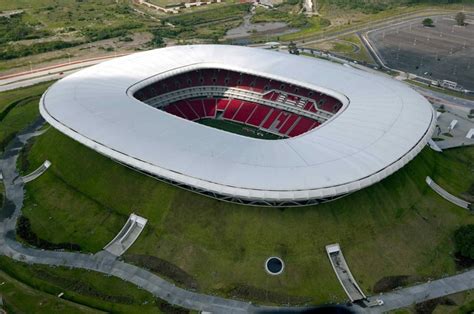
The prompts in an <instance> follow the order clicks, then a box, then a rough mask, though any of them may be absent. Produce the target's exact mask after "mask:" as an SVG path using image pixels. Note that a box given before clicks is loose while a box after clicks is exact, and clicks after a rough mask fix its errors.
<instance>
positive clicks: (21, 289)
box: [0, 256, 186, 313]
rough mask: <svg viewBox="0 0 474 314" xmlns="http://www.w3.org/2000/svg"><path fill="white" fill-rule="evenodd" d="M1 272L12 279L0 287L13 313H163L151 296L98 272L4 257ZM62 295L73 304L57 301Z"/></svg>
mask: <svg viewBox="0 0 474 314" xmlns="http://www.w3.org/2000/svg"><path fill="white" fill-rule="evenodd" d="M0 270H1V271H2V272H4V273H6V274H8V277H12V278H11V279H10V278H8V277H3V278H6V285H5V287H4V286H0V293H2V294H3V296H4V298H5V301H6V303H7V305H11V306H12V308H11V309H12V313H32V312H34V313H92V312H94V313H97V312H98V311H97V310H100V311H105V312H109V313H110V312H113V313H161V310H160V307H161V306H163V305H162V303H161V302H160V301H157V300H156V299H155V298H154V297H153V295H151V294H150V293H149V292H147V291H144V290H142V289H138V288H137V287H136V286H135V285H133V284H130V283H127V282H125V281H123V280H121V279H118V278H115V277H111V276H106V275H104V274H101V273H97V272H92V271H85V270H79V269H67V268H62V267H48V266H42V265H27V264H24V263H20V262H15V261H13V260H11V259H9V258H8V257H4V256H1V257H0ZM2 272H0V280H2V274H3V273H2ZM20 282H21V283H20ZM22 283H23V284H22ZM24 284H26V285H27V286H29V287H25V286H24ZM61 292H63V293H64V295H63V296H62V299H64V300H68V301H72V302H65V301H62V300H60V299H58V298H57V297H55V296H57V295H58V294H59V293H61ZM38 302H41V303H38ZM81 304H82V305H84V306H81ZM85 306H87V307H89V309H88V308H86V307H85ZM93 309H95V310H93ZM185 313H186V312H185Z"/></svg>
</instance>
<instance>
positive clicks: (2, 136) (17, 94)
mask: <svg viewBox="0 0 474 314" xmlns="http://www.w3.org/2000/svg"><path fill="white" fill-rule="evenodd" d="M51 84H52V83H51V82H48V83H42V84H38V85H35V86H33V87H27V88H21V89H15V90H12V91H7V92H3V93H0V152H1V151H3V149H4V147H5V145H7V144H8V142H9V141H10V140H11V139H13V137H14V136H15V134H16V133H17V132H19V131H21V130H22V129H23V128H25V127H26V126H27V125H28V124H29V123H30V122H31V121H33V120H34V119H35V118H36V117H37V116H38V115H39V109H38V104H39V99H40V97H41V94H42V92H44V90H45V89H46V88H47V87H48V86H49V85H51Z"/></svg>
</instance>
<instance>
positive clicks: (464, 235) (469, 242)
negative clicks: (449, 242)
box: [454, 224, 474, 259]
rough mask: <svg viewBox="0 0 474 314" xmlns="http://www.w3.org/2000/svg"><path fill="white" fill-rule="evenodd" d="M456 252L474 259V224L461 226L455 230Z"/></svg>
mask: <svg viewBox="0 0 474 314" xmlns="http://www.w3.org/2000/svg"><path fill="white" fill-rule="evenodd" d="M454 244H455V248H456V252H457V253H459V254H460V255H461V256H463V257H467V258H470V259H474V224H469V225H465V226H462V227H460V228H459V229H457V230H456V231H455V232H454Z"/></svg>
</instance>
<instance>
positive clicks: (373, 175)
mask: <svg viewBox="0 0 474 314" xmlns="http://www.w3.org/2000/svg"><path fill="white" fill-rule="evenodd" d="M196 69H224V70H231V71H235V72H243V73H249V74H252V75H254V76H261V77H265V78H267V79H275V80H278V81H279V82H284V83H288V84H294V85H297V86H301V87H304V88H306V89H308V90H313V91H317V92H320V93H323V94H325V95H330V96H331V97H333V98H335V99H337V100H338V101H339V102H340V103H341V104H342V108H341V109H340V110H339V111H337V112H336V113H334V114H333V115H332V116H331V117H330V118H329V119H327V121H325V122H324V123H323V124H321V125H319V126H318V127H316V128H314V129H312V130H310V131H308V132H306V133H304V134H301V135H298V136H295V137H291V138H284V139H279V140H264V139H257V138H250V137H245V136H241V135H237V134H233V133H229V132H226V131H222V130H218V129H215V128H211V127H208V126H204V125H201V124H198V123H195V122H193V121H189V120H186V119H183V118H180V117H177V116H174V115H171V114H169V113H167V112H165V111H163V110H159V109H157V108H154V107H153V106H151V105H149V104H147V103H145V102H142V101H139V100H138V99H136V98H135V97H134V94H135V93H136V92H137V91H138V90H140V89H141V88H143V87H145V86H147V85H150V84H157V83H158V84H159V82H160V80H163V79H164V78H166V77H170V76H172V75H177V74H179V73H183V72H185V71H192V70H196ZM201 89H202V88H201ZM160 97H161V96H160ZM158 98H159V97H158ZM40 111H41V114H42V115H43V117H44V118H45V119H46V120H47V121H48V122H49V123H50V124H51V125H52V126H53V127H55V128H56V129H58V130H59V131H61V132H62V133H64V134H66V135H68V136H70V137H71V138H73V139H75V140H76V141H78V142H80V143H82V144H84V145H86V146H88V147H90V148H92V149H93V150H95V151H97V152H99V153H101V154H103V155H106V156H108V157H110V158H112V159H114V160H116V161H119V162H121V163H124V164H126V165H128V166H131V167H133V168H134V169H137V170H139V171H143V172H146V173H148V174H151V175H153V176H155V177H157V178H159V179H162V180H165V181H167V182H170V183H173V184H176V185H179V186H182V187H186V188H188V189H190V190H193V191H195V192H199V193H202V194H205V195H208V196H212V197H216V198H219V199H223V200H227V201H234V202H241V203H245V204H254V205H272V206H291V205H306V204H316V203H319V202H321V201H326V200H330V199H333V198H336V197H338V196H342V195H345V194H347V193H351V192H354V191H356V190H359V189H361V188H364V187H367V186H369V185H372V184H374V183H376V182H378V181H380V180H382V179H383V178H385V177H387V176H389V175H390V174H392V173H394V172H395V171H397V170H398V169H400V168H401V167H403V166H404V165H405V164H406V163H408V162H409V161H410V160H412V159H413V158H414V157H415V156H416V155H417V154H418V153H419V152H420V151H421V149H422V148H423V147H424V146H425V144H426V143H427V141H428V140H429V139H430V137H431V134H432V132H433V130H434V127H435V121H436V115H435V112H434V111H433V109H432V107H431V105H430V103H429V102H428V101H427V100H425V98H423V97H422V96H421V95H419V94H418V93H417V92H415V91H414V90H412V89H411V88H409V87H407V86H406V85H404V84H403V83H400V82H398V81H396V80H394V79H391V78H389V77H385V76H382V75H376V74H371V73H366V72H364V71H361V70H357V69H353V68H350V67H344V66H341V65H338V64H334V63H331V62H328V61H323V60H319V59H311V58H305V57H300V56H293V55H288V54H284V53H279V52H274V51H268V50H263V49H256V48H247V47H237V46H224V45H199V46H176V47H170V48H163V49H157V50H152V51H146V52H140V53H136V54H133V55H129V56H125V57H121V58H117V59H114V60H111V61H107V62H104V63H101V64H99V65H96V66H93V67H90V68H87V69H84V70H81V71H79V72H77V73H75V74H72V75H70V76H68V77H66V78H64V79H62V80H60V81H59V82H57V83H55V84H54V85H53V86H51V87H50V88H49V89H48V90H47V91H46V93H45V94H44V95H43V97H42V99H41V102H40Z"/></svg>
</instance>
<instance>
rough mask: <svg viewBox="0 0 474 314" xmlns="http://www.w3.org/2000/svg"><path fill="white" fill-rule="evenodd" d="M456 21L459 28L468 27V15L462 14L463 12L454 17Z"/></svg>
mask: <svg viewBox="0 0 474 314" xmlns="http://www.w3.org/2000/svg"><path fill="white" fill-rule="evenodd" d="M454 19H455V20H456V23H457V24H458V25H459V26H464V25H466V14H464V13H462V12H459V13H458V14H456V16H455V17H454Z"/></svg>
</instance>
